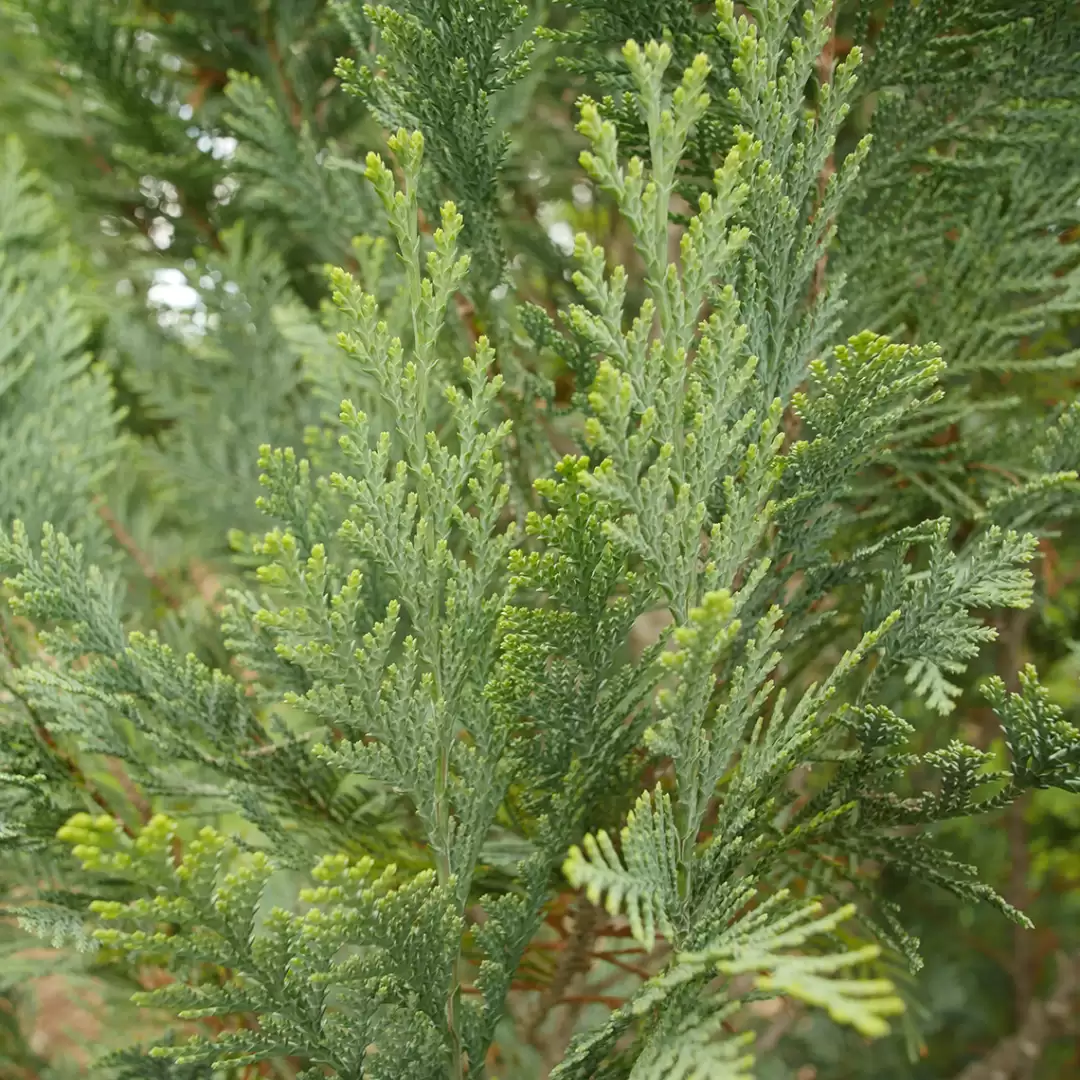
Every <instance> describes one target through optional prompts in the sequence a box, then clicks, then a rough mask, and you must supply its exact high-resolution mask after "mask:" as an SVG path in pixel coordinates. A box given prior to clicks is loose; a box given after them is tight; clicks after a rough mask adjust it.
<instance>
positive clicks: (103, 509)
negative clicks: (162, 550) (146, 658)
mask: <svg viewBox="0 0 1080 1080" xmlns="http://www.w3.org/2000/svg"><path fill="white" fill-rule="evenodd" d="M95 507H96V509H97V512H98V516H99V517H100V518H101V520H102V521H104V522H105V524H106V525H107V526H108V527H109V531H110V532H111V533H112V535H113V539H114V540H115V541H116V542H117V543H118V544H119V545H120V546H121V547H122V548H123V549H124V550H125V551H126V552H127V553H128V555H130V556H131V558H132V560H133V561H134V563H135V565H136V566H138V568H139V569H140V570H141V571H142V574H143V577H145V578H146V580H147V581H149V582H150V584H151V585H153V586H154V588H155V589H157V591H158V592H159V593H160V594H161V597H162V599H163V600H164V601H165V603H166V604H168V606H169V607H171V608H172V609H173V610H177V609H179V607H180V599H179V597H177V596H176V594H175V593H174V592H173V590H172V588H171V586H170V585H169V583H168V582H167V581H166V580H165V579H164V578H163V577H162V576H161V574H159V573H158V571H157V570H155V569H154V564H153V563H152V562H151V561H150V558H149V556H148V555H147V554H146V552H145V551H143V550H142V548H140V547H139V545H138V544H137V543H135V539H134V537H132V535H131V533H129V532H128V531H127V529H125V528H124V526H123V525H121V524H120V522H119V520H118V519H117V517H116V515H115V514H114V513H113V512H112V510H110V509H109V506H108V504H107V503H106V502H105V500H104V499H101V498H99V499H97V500H96V502H95Z"/></svg>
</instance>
